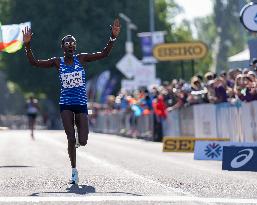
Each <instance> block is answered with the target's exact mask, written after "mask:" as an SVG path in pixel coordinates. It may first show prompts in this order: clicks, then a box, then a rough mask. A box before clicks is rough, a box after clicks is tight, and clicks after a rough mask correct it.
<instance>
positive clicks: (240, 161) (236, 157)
mask: <svg viewBox="0 0 257 205" xmlns="http://www.w3.org/2000/svg"><path fill="white" fill-rule="evenodd" d="M222 170H230V171H257V147H227V146H224V147H223V160H222Z"/></svg>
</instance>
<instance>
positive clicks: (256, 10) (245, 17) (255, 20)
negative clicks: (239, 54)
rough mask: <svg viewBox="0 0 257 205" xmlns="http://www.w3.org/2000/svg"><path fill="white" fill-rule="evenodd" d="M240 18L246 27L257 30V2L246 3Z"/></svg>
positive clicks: (253, 30)
mask: <svg viewBox="0 0 257 205" xmlns="http://www.w3.org/2000/svg"><path fill="white" fill-rule="evenodd" d="M240 20H241V22H242V24H243V25H244V27H245V28H246V29H248V30H249V31H252V32H257V4H256V3H253V2H251V3H249V4H246V5H245V6H244V7H243V8H242V10H241V12H240Z"/></svg>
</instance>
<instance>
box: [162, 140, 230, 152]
mask: <svg viewBox="0 0 257 205" xmlns="http://www.w3.org/2000/svg"><path fill="white" fill-rule="evenodd" d="M198 140H206V141H229V139H226V138H194V137H179V138H174V137H165V138H164V139H163V152H194V148H195V141H198Z"/></svg>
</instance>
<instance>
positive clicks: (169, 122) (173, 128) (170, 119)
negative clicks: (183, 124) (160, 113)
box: [162, 110, 181, 137]
mask: <svg viewBox="0 0 257 205" xmlns="http://www.w3.org/2000/svg"><path fill="white" fill-rule="evenodd" d="M179 124H180V123H179V110H173V111H172V112H168V115H167V118H166V120H164V121H163V124H162V130H163V136H174V137H177V136H181V133H180V125H179Z"/></svg>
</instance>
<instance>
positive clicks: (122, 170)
mask: <svg viewBox="0 0 257 205" xmlns="http://www.w3.org/2000/svg"><path fill="white" fill-rule="evenodd" d="M41 139H43V140H46V141H51V143H55V144H56V145H57V146H59V147H65V146H64V144H63V143H61V142H58V141H57V140H54V139H52V138H45V137H44V138H41ZM77 155H78V156H80V157H83V158H87V159H88V160H90V161H91V162H93V163H95V164H97V165H99V166H104V167H107V168H108V169H114V170H119V172H120V173H123V174H126V175H128V176H131V177H132V178H135V179H136V180H138V181H140V182H141V183H142V184H145V183H149V184H153V185H154V186H158V187H161V188H162V189H164V190H166V191H168V192H173V193H176V194H180V195H181V194H183V195H187V196H193V195H192V194H191V193H189V192H185V191H183V190H182V189H179V188H176V189H175V188H172V187H168V186H165V185H164V184H162V183H160V182H158V181H155V180H152V179H149V178H146V177H144V176H142V175H139V174H136V173H135V172H133V171H130V170H127V169H125V168H124V167H121V166H119V165H116V164H112V163H110V162H108V161H106V160H104V159H100V158H97V157H95V156H92V155H90V154H89V153H85V152H81V151H79V150H77Z"/></svg>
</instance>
